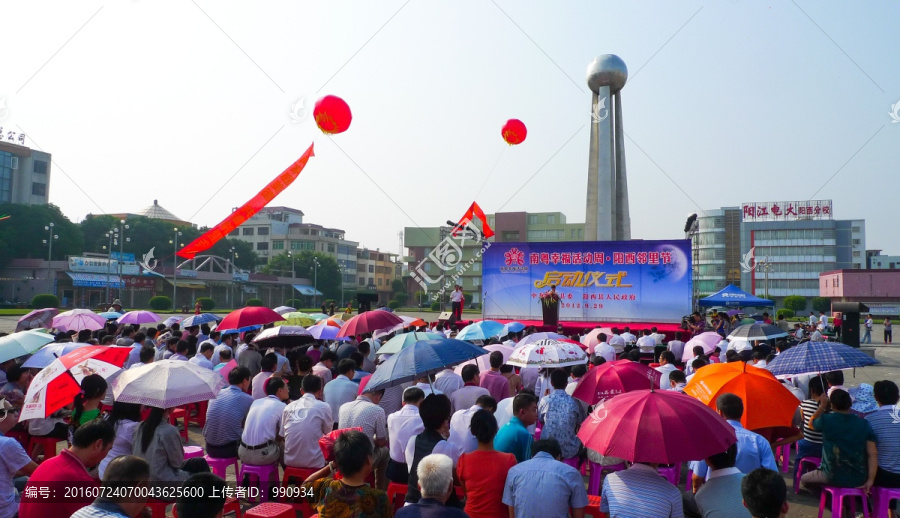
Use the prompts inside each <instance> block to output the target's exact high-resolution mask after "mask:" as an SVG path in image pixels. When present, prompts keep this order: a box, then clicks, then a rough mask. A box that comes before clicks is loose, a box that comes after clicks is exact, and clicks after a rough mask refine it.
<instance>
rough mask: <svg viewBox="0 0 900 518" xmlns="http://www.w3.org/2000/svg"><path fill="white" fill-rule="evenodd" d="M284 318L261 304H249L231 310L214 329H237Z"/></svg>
mask: <svg viewBox="0 0 900 518" xmlns="http://www.w3.org/2000/svg"><path fill="white" fill-rule="evenodd" d="M280 320H284V317H283V316H281V315H279V314H278V313H276V312H274V311H272V310H271V309H269V308H265V307H262V306H251V307H246V308H241V309H237V310H234V311H232V312H231V313H229V314H228V315H227V316H226V317H225V318H223V319H222V321H221V322H219V325H218V326H217V327H216V329H239V328H242V327H247V326H259V325H264V324H271V323H272V322H278V321H280Z"/></svg>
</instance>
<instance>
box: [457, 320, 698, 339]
mask: <svg viewBox="0 0 900 518" xmlns="http://www.w3.org/2000/svg"><path fill="white" fill-rule="evenodd" d="M494 320H495V321H496V322H500V323H501V324H507V323H509V322H519V323H520V324H523V325H525V327H526V328H529V327H531V326H534V328H535V330H536V331H537V332H548V331H549V332H552V333H556V332H557V328H556V327H554V326H545V325H544V322H543V321H542V320H508V319H499V318H498V319H494ZM478 321H479V320H460V321H458V322H457V323H456V328H457V329H462V328H463V327H465V326H467V325H469V324H471V323H473V322H478ZM559 324H560V325H561V326H562V328H563V332H562V334H564V335H566V336H571V335H579V334H582V333H585V332H588V331H590V330H591V329H594V328H595V327H601V328H607V329H612V328H614V327H616V328H619V330H622V329H623V328H625V327H626V326H627V327H628V328H629V330H630V331H631V333H632V334H633V335H635V336H637V337H638V338H640V336H641V331H643V330H644V329H651V328H653V327H655V328H656V329H657V330H658V331H659V332H660V333H662V334H664V335H666V341H669V340H674V339H675V333H676V332H677V331H681V330H682V329H681V322H678V323H674V324H673V323H671V322H665V323H664V322H567V321H560V323H559ZM685 341H687V340H685Z"/></svg>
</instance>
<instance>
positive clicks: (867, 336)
mask: <svg viewBox="0 0 900 518" xmlns="http://www.w3.org/2000/svg"><path fill="white" fill-rule="evenodd" d="M874 324H875V322H874V321H873V320H872V315H866V322H865V324H864V327H865V330H866V334H864V335H863V338H862V340H860V342H859V343H861V344H870V343H872V326H873V325H874Z"/></svg>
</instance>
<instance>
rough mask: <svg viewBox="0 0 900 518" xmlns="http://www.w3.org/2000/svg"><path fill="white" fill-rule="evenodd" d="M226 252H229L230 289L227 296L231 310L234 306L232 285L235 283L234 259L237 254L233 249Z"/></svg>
mask: <svg viewBox="0 0 900 518" xmlns="http://www.w3.org/2000/svg"><path fill="white" fill-rule="evenodd" d="M228 251H229V252H231V289H230V290H229V291H230V292H231V293H229V296H230V297H231V307H232V308H233V307H235V305H234V284H235V282H237V281H235V279H234V259H235V258H236V257H238V254H237V249H235V248H234V247H231V248H230V249H228Z"/></svg>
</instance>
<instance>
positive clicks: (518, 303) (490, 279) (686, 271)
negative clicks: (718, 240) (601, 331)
mask: <svg viewBox="0 0 900 518" xmlns="http://www.w3.org/2000/svg"><path fill="white" fill-rule="evenodd" d="M690 256H691V242H690V241H689V240H686V239H683V240H673V241H575V242H559V243H506V242H504V243H495V244H493V245H492V246H491V247H490V248H489V249H488V250H487V252H485V254H484V257H483V261H482V267H483V291H484V292H485V298H484V300H485V305H484V315H485V318H502V319H527V320H540V319H541V318H542V317H541V301H540V294H541V293H542V292H546V291H549V290H550V286H554V285H555V286H556V290H557V292H559V294H560V297H561V300H560V310H559V319H560V320H570V321H588V322H592V321H596V322H680V321H681V317H682V316H684V315H687V314H689V313H690V312H691V295H692V286H691V259H690Z"/></svg>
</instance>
